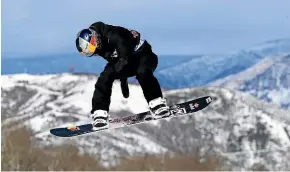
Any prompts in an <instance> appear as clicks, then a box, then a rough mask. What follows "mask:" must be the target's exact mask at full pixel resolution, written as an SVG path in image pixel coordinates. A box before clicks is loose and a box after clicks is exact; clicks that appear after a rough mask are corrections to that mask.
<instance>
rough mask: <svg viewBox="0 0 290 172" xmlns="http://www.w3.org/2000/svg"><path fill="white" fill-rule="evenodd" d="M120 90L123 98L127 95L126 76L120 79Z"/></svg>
mask: <svg viewBox="0 0 290 172" xmlns="http://www.w3.org/2000/svg"><path fill="white" fill-rule="evenodd" d="M120 85H121V90H122V94H123V97H124V98H128V97H129V86H128V80H127V78H122V79H120Z"/></svg>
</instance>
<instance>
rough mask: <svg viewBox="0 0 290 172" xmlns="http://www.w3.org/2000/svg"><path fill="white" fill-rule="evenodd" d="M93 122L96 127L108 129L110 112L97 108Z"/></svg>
mask: <svg viewBox="0 0 290 172" xmlns="http://www.w3.org/2000/svg"><path fill="white" fill-rule="evenodd" d="M92 118H93V120H94V121H93V123H92V125H93V126H94V128H95V129H97V130H99V129H107V128H109V114H108V112H107V111H104V110H96V111H95V112H94V114H93V115H92Z"/></svg>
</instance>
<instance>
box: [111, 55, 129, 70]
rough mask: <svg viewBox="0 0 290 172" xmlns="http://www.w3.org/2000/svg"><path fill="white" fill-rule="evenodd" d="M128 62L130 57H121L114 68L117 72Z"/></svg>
mask: <svg viewBox="0 0 290 172" xmlns="http://www.w3.org/2000/svg"><path fill="white" fill-rule="evenodd" d="M127 63H128V59H127V58H120V59H119V60H118V61H117V62H116V63H115V64H114V68H115V71H116V72H120V71H121V70H122V69H123V67H124V66H125V65H126V64H127Z"/></svg>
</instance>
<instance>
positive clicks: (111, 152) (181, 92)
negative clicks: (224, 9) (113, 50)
mask: <svg viewBox="0 0 290 172" xmlns="http://www.w3.org/2000/svg"><path fill="white" fill-rule="evenodd" d="M96 79H97V76H94V75H86V74H79V75H72V74H61V75H43V76H41V75H38V76H37V75H27V74H19V75H5V76H1V89H2V97H1V102H2V103H1V112H2V121H3V123H2V125H6V126H9V124H12V123H13V125H12V126H17V125H22V124H26V125H29V126H30V127H32V128H33V130H34V132H35V135H34V138H36V139H38V141H39V143H40V145H42V146H53V145H55V144H61V143H63V142H72V143H74V144H76V145H77V146H78V147H79V148H80V150H82V151H88V152H90V153H92V154H95V155H98V156H99V155H100V156H101V158H102V161H103V163H104V164H105V165H108V163H113V162H114V161H112V160H114V159H117V157H118V156H120V155H134V154H142V153H162V152H171V153H175V152H190V151H195V150H196V148H198V150H199V151H200V154H201V156H202V155H204V154H210V153H214V154H217V155H219V156H222V157H224V158H225V160H226V161H225V162H226V163H225V166H227V167H230V168H231V169H235V170H242V169H250V168H251V167H253V166H259V165H263V166H265V167H266V168H267V169H270V170H287V169H289V167H290V163H289V161H288V159H289V158H290V153H289V150H290V149H289V146H290V140H289V139H290V138H289V132H290V111H287V110H283V109H280V108H279V107H278V106H276V105H274V104H269V103H266V102H263V101H260V100H258V99H256V98H254V97H253V96H251V95H248V94H246V93H242V92H239V91H230V90H228V89H224V88H218V87H209V88H202V87H201V88H186V89H178V90H170V91H165V93H164V94H165V97H167V99H168V100H169V104H173V103H178V102H183V101H186V100H190V99H194V98H197V97H201V96H205V95H211V96H212V97H213V98H214V101H213V103H212V104H211V105H210V106H209V107H207V108H206V109H204V110H202V111H200V112H197V113H196V114H194V115H192V116H187V117H181V118H174V119H171V120H163V121H161V122H159V123H157V122H151V123H148V124H141V125H138V126H135V127H130V128H123V129H118V130H112V131H110V132H104V133H98V134H87V135H84V136H80V137H74V138H71V139H64V138H57V137H54V136H52V135H50V134H49V129H50V128H52V127H56V126H61V125H68V124H69V123H83V122H85V121H90V118H89V111H90V103H91V102H90V101H91V96H92V93H93V88H94V83H95V81H96ZM129 87H130V91H131V94H130V97H129V98H128V99H124V98H123V97H122V95H121V90H120V86H119V83H118V82H116V83H114V86H113V94H112V105H111V113H112V115H113V116H115V115H128V114H130V113H137V112H141V111H145V110H147V105H146V102H145V100H144V99H143V93H142V90H141V88H140V87H139V86H138V85H130V86H129Z"/></svg>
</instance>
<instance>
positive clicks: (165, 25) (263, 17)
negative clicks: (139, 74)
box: [2, 0, 290, 57]
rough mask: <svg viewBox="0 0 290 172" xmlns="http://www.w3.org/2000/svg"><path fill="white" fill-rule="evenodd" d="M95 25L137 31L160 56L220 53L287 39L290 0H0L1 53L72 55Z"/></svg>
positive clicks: (288, 36) (289, 24)
mask: <svg viewBox="0 0 290 172" xmlns="http://www.w3.org/2000/svg"><path fill="white" fill-rule="evenodd" d="M96 21H104V22H107V23H110V24H113V25H122V26H125V27H129V28H133V29H137V30H139V31H140V32H141V33H143V35H144V36H145V37H146V38H147V40H148V41H149V42H150V43H151V44H152V45H153V49H154V51H155V52H157V53H158V54H196V53H222V52H227V51H233V50H236V49H241V48H246V47H250V46H252V45H253V44H256V43H260V42H263V41H267V40H271V39H277V38H290V1H289V0H272V1H271V0H178V1H176V0H2V52H4V53H5V54H4V57H5V56H7V55H9V56H10V55H13V56H38V55H47V54H57V53H73V52H76V49H75V45H74V40H75V37H76V34H77V32H78V31H79V30H80V29H81V28H84V27H87V26H89V25H90V24H91V23H93V22H96Z"/></svg>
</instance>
